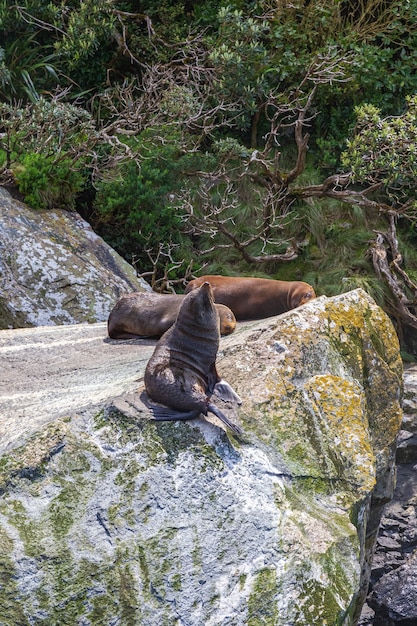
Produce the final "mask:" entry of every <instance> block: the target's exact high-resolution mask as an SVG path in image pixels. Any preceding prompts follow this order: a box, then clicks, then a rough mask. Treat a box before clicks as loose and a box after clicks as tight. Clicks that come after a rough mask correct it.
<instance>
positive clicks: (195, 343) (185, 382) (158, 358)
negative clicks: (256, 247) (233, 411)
mask: <svg viewBox="0 0 417 626" xmlns="http://www.w3.org/2000/svg"><path fill="white" fill-rule="evenodd" d="M219 341H220V332H219V317H218V315H217V312H216V309H215V306H214V298H213V291H212V289H211V287H210V284H209V283H207V282H206V283H203V284H202V285H201V287H199V288H198V289H196V290H193V291H192V292H191V293H189V294H188V295H187V296H186V297H185V298H184V300H183V303H182V305H181V308H180V310H179V313H178V317H177V320H176V322H175V324H174V325H173V326H171V328H170V329H169V330H167V332H166V333H165V334H164V335H163V336H162V337H161V339H160V340H159V341H158V343H157V345H156V348H155V351H154V353H153V355H152V356H151V358H150V359H149V362H148V364H147V366H146V369H145V378H144V380H145V388H146V391H147V393H148V395H149V397H150V398H151V399H152V400H154V401H155V402H158V403H161V404H163V405H165V406H164V407H159V406H155V407H153V413H154V419H157V420H188V419H193V418H195V417H198V416H199V415H200V414H201V413H202V414H203V415H207V413H208V412H211V413H214V415H216V416H217V417H218V418H219V419H220V420H222V421H223V422H224V423H225V424H226V426H228V427H229V428H230V429H231V430H233V431H234V432H235V433H241V432H242V431H241V429H240V428H239V426H236V425H235V424H233V423H232V422H231V421H230V420H229V419H228V418H227V417H226V416H225V415H224V414H223V413H222V412H221V411H220V409H219V408H218V407H217V406H215V405H214V404H213V403H212V402H211V401H210V397H211V396H212V394H213V393H214V394H215V395H217V396H218V397H220V398H221V399H222V400H225V401H233V402H237V403H239V404H240V403H241V400H240V398H239V396H238V395H237V394H236V393H235V392H234V391H233V389H232V388H231V387H230V385H229V384H228V383H226V382H225V381H223V380H221V379H220V377H219V375H218V373H217V370H216V363H215V362H216V356H217V351H218V348H219ZM166 407H169V408H166Z"/></svg>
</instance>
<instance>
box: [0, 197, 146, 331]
mask: <svg viewBox="0 0 417 626" xmlns="http://www.w3.org/2000/svg"><path fill="white" fill-rule="evenodd" d="M146 288H149V287H148V286H147V285H146V283H145V282H144V281H142V280H141V279H139V278H137V276H136V273H135V271H134V269H133V267H131V266H130V265H129V264H128V263H126V261H124V260H123V259H122V258H121V257H120V256H119V255H118V254H117V253H116V252H115V251H114V250H113V249H112V248H111V247H110V246H108V245H107V244H106V243H105V242H104V241H103V240H102V239H101V238H100V237H98V235H96V234H95V233H94V232H93V231H92V229H91V228H90V226H89V224H88V223H87V222H85V221H84V220H83V219H82V218H81V217H80V216H79V215H78V214H77V213H73V212H67V211H35V210H33V209H30V208H28V207H27V206H26V205H25V204H23V203H22V202H19V201H17V200H15V199H13V198H12V197H11V196H10V194H9V193H8V192H7V191H6V190H5V189H4V188H2V187H0V328H24V327H28V326H29V327H30V326H46V325H53V324H76V323H82V322H101V321H105V320H107V317H108V315H109V313H110V310H111V309H112V307H113V306H114V304H115V303H116V301H117V299H118V298H119V297H120V295H122V294H123V293H128V292H131V291H141V290H143V289H146Z"/></svg>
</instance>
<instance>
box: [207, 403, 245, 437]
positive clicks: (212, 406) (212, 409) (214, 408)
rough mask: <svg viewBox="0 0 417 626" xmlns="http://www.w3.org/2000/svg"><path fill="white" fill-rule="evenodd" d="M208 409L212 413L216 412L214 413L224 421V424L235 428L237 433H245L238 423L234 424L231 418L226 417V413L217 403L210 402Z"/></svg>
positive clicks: (232, 428)
mask: <svg viewBox="0 0 417 626" xmlns="http://www.w3.org/2000/svg"><path fill="white" fill-rule="evenodd" d="M207 411H209V412H210V413H214V415H215V416H216V417H218V418H219V420H221V421H222V422H223V424H226V426H227V427H228V428H230V430H233V432H234V433H236V434H237V435H241V434H242V433H243V430H242V429H241V428H240V426H238V425H237V424H233V422H231V421H230V420H229V418H228V417H226V415H225V414H224V413H222V412H221V411H220V409H219V408H218V407H217V406H216V405H215V404H212V403H211V402H209V404H208V405H207Z"/></svg>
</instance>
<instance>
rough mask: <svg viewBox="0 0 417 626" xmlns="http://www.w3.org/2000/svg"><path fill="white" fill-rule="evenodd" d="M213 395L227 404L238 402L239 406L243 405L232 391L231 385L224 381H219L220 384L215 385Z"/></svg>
mask: <svg viewBox="0 0 417 626" xmlns="http://www.w3.org/2000/svg"><path fill="white" fill-rule="evenodd" d="M213 393H214V394H215V395H216V396H218V397H219V398H220V399H221V400H224V401H225V402H237V404H242V400H241V398H240V397H239V396H238V395H237V393H236V392H235V391H234V390H233V389H232V387H231V386H230V385H229V383H227V382H226V381H225V380H223V379H222V380H219V382H218V383H216V384H215V385H214V389H213Z"/></svg>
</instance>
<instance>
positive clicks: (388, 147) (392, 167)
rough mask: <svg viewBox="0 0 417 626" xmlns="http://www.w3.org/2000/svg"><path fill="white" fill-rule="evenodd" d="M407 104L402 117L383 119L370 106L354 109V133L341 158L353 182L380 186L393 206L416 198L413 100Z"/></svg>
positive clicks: (416, 120) (416, 117) (415, 107)
mask: <svg viewBox="0 0 417 626" xmlns="http://www.w3.org/2000/svg"><path fill="white" fill-rule="evenodd" d="M407 102H408V107H407V110H406V111H405V113H403V115H399V116H390V117H387V118H382V117H381V111H380V110H379V109H378V108H376V107H375V106H373V105H371V104H365V105H362V106H360V107H357V109H356V115H357V124H356V133H355V136H354V137H353V139H351V140H349V141H348V142H347V150H346V151H345V152H344V153H343V154H342V164H343V165H344V167H345V168H347V169H350V170H352V172H353V175H354V177H355V179H356V180H358V181H362V182H364V181H368V182H370V183H378V182H382V183H383V184H384V186H385V188H386V190H387V192H388V194H389V195H390V196H391V198H392V199H393V200H394V202H395V201H396V200H398V199H402V198H404V197H406V198H415V197H416V194H415V180H416V176H417V96H413V97H409V98H407Z"/></svg>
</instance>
